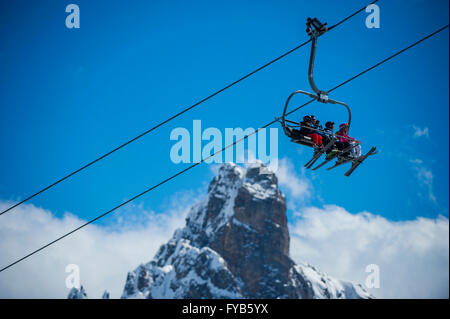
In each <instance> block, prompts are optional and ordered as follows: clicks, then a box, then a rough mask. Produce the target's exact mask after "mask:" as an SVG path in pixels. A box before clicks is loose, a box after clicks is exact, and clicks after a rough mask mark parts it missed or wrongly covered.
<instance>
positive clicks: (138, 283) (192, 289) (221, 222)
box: [122, 162, 370, 298]
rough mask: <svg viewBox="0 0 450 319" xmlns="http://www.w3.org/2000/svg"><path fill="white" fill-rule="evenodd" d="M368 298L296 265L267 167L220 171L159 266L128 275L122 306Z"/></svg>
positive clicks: (165, 249) (155, 262) (281, 198)
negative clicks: (146, 301)
mask: <svg viewBox="0 0 450 319" xmlns="http://www.w3.org/2000/svg"><path fill="white" fill-rule="evenodd" d="M355 297H356V298H367V297H370V295H369V294H368V293H367V292H366V291H365V290H364V289H362V287H360V286H355V285H352V284H351V283H346V282H342V281H338V280H335V279H332V278H330V277H328V276H327V275H326V274H323V273H320V272H319V271H318V270H316V269H315V268H314V267H312V266H310V265H306V264H304V265H303V264H302V265H296V264H295V263H294V262H293V261H292V260H291V258H290V257H289V231H288V226H287V218H286V200H285V197H284V196H283V194H282V193H281V191H280V190H279V189H278V180H277V177H276V175H275V173H274V172H272V171H271V170H270V169H269V168H268V167H266V166H265V165H264V164H262V163H260V162H259V163H254V164H252V165H249V166H248V167H246V168H243V167H240V166H237V165H235V164H232V163H229V164H224V165H222V166H221V167H220V169H219V171H218V174H217V176H215V177H214V178H213V180H212V181H211V183H210V185H209V187H208V194H207V195H206V197H205V199H204V200H203V201H201V202H200V203H198V204H196V205H194V206H193V207H192V208H191V210H190V212H189V213H188V215H187V217H186V226H185V227H184V228H182V229H178V230H177V231H175V233H174V235H173V236H172V238H171V239H170V240H169V241H168V242H167V243H166V244H164V245H162V246H161V247H160V249H159V250H158V252H157V253H156V255H155V257H154V259H153V260H152V261H150V262H149V263H147V264H145V265H140V266H139V267H138V268H137V269H136V270H134V271H133V272H130V273H128V276H127V280H126V285H125V289H124V292H123V295H122V298H355Z"/></svg>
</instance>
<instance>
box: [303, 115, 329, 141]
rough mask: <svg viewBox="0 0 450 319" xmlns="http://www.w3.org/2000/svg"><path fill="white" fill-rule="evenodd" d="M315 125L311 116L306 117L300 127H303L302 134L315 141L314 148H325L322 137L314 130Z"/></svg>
mask: <svg viewBox="0 0 450 319" xmlns="http://www.w3.org/2000/svg"><path fill="white" fill-rule="evenodd" d="M314 120H315V119H314ZM313 123H314V122H313V120H312V118H311V116H308V115H306V116H304V117H303V122H301V123H300V125H301V128H300V134H303V135H305V136H308V137H310V138H311V139H312V140H313V144H314V146H316V147H318V148H320V147H322V146H323V144H322V136H320V135H319V134H317V132H316V131H315V130H314V127H313V125H314V124H313Z"/></svg>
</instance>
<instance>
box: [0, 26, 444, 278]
mask: <svg viewBox="0 0 450 319" xmlns="http://www.w3.org/2000/svg"><path fill="white" fill-rule="evenodd" d="M446 28H448V25H446V26H445V27H442V28H440V29H439V30H437V31H435V32H433V33H431V34H429V35H428V36H426V37H424V38H422V39H420V40H419V41H417V42H415V43H413V44H412V45H410V46H408V47H406V48H405V49H403V50H400V51H398V52H397V53H395V54H393V55H391V56H390V57H388V58H386V59H384V60H382V61H381V62H379V63H377V64H375V65H374V66H372V67H370V68H368V69H366V70H364V71H362V72H360V73H358V74H357V75H355V76H353V77H351V78H350V79H348V80H346V81H344V82H342V83H341V84H339V85H337V86H335V87H334V88H332V89H331V90H329V92H331V91H334V90H336V89H338V88H340V87H341V86H343V85H345V84H347V83H349V82H350V81H353V80H354V79H356V78H358V77H360V76H361V75H363V74H365V73H367V72H369V71H370V70H373V69H374V68H376V67H378V66H380V65H381V64H383V63H385V62H387V61H389V60H390V59H392V58H394V57H396V56H397V55H399V54H401V53H403V52H405V51H406V50H408V49H410V48H412V47H414V46H416V45H417V44H419V43H421V42H422V41H425V40H426V39H428V38H430V37H432V36H434V35H436V34H437V33H439V32H441V31H443V30H444V29H446ZM313 101H315V100H314V99H311V100H310V101H308V102H306V103H305V104H303V105H301V106H299V107H297V108H295V109H294V110H292V111H290V112H288V113H287V114H286V115H289V114H292V113H293V112H296V111H297V110H299V109H301V108H302V107H304V106H306V105H308V104H310V103H311V102H313ZM277 121H278V120H273V121H271V122H269V123H267V124H266V125H264V126H262V127H260V128H258V129H257V130H256V131H254V132H252V133H250V134H248V135H246V136H244V137H242V138H241V139H239V140H237V141H235V142H234V143H232V144H229V145H228V146H226V147H224V148H222V149H221V150H219V151H217V152H215V153H214V154H212V155H210V156H208V157H207V158H204V159H202V160H201V161H200V162H198V163H195V164H192V165H191V166H189V167H187V168H185V169H183V170H181V171H179V172H178V173H176V174H175V175H172V176H171V177H169V178H166V179H165V180H163V181H162V182H159V183H158V184H156V185H154V186H152V187H150V188H148V189H147V190H145V191H143V192H142V193H140V194H138V195H136V196H134V197H132V198H131V199H129V200H127V201H125V202H123V203H122V204H120V205H118V206H116V207H114V208H112V209H110V210H109V211H107V212H105V213H103V214H101V215H99V216H97V217H96V218H94V219H92V220H90V221H88V222H86V223H85V224H83V225H81V226H79V227H77V228H75V229H74V230H72V231H70V232H68V233H66V234H65V235H63V236H61V237H59V238H57V239H55V240H53V241H52V242H50V243H48V244H46V245H45V246H42V247H41V248H39V249H37V250H35V251H33V252H31V253H29V254H28V255H26V256H24V257H22V258H20V259H18V260H16V261H15V262H13V263H11V264H9V265H7V266H5V267H3V268H2V269H0V272H3V271H4V270H6V269H8V268H10V267H12V266H14V265H15V264H17V263H19V262H21V261H22V260H24V259H26V258H28V257H30V256H32V255H34V254H36V253H37V252H39V251H41V250H43V249H45V248H47V247H48V246H50V245H52V244H54V243H56V242H57V241H59V240H61V239H63V238H65V237H67V236H69V235H70V234H72V233H74V232H76V231H78V230H80V229H82V228H84V227H86V226H87V225H89V224H92V223H93V222H95V221H96V220H98V219H100V218H102V217H104V216H105V215H108V214H110V213H112V212H113V211H115V210H117V209H119V208H120V207H122V206H124V205H126V204H128V203H129V202H131V201H133V200H135V199H137V198H139V197H141V196H142V195H144V194H146V193H148V192H150V191H151V190H153V189H155V188H157V187H159V186H161V185H162V184H165V183H166V182H168V181H170V180H171V179H174V178H175V177H177V176H179V175H181V174H183V173H185V172H187V171H189V170H190V169H192V168H194V167H196V166H197V165H199V164H201V163H203V162H205V161H206V160H208V159H210V158H212V157H213V156H215V155H217V154H219V153H222V152H223V151H225V150H227V149H228V148H230V147H232V146H234V145H236V144H237V143H240V142H241V141H244V140H245V139H247V138H248V137H249V136H252V135H254V134H256V133H258V132H259V131H260V130H262V129H264V128H266V127H268V126H270V125H272V124H274V123H275V122H277Z"/></svg>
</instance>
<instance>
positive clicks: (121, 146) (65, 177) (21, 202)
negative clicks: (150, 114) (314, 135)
mask: <svg viewBox="0 0 450 319" xmlns="http://www.w3.org/2000/svg"><path fill="white" fill-rule="evenodd" d="M377 1H378V0H376V1H374V2H372V3H371V4H373V3H375V2H377ZM366 7H367V6H365V7H364V8H362V9H359V10H358V11H356V12H354V13H353V14H351V15H350V16H348V17H346V18H344V19H343V20H341V21H340V22H338V23H337V24H335V25H334V26H332V27H331V28H330V29H329V30H331V29H333V28H335V27H336V26H338V25H340V24H341V23H343V22H345V21H347V20H348V19H350V18H351V17H353V16H354V15H356V14H357V13H359V12H361V11H362V10H364V9H365V8H366ZM309 42H311V39H310V40H308V41H306V42H303V43H302V44H300V45H298V46H296V47H295V48H293V49H291V50H289V51H287V52H286V53H284V54H282V55H280V56H279V57H277V58H275V59H273V60H272V61H270V62H267V63H266V64H264V65H263V66H260V67H259V68H257V69H256V70H254V71H252V72H250V73H248V74H247V75H244V76H243V77H241V78H240V79H238V80H236V81H234V82H232V83H230V84H228V85H227V86H225V87H223V88H222V89H220V90H218V91H216V92H214V93H212V94H211V95H209V96H207V97H205V98H204V99H202V100H200V101H198V102H197V103H195V104H193V105H191V106H189V107H187V108H185V109H184V110H182V111H180V112H178V113H177V114H175V115H173V116H171V117H169V118H168V119H167V120H165V121H163V122H161V123H159V124H157V125H155V126H153V127H152V128H150V129H148V130H147V131H145V132H143V133H141V134H139V135H138V136H136V137H134V138H132V139H131V140H129V141H127V142H125V143H123V144H122V145H120V146H118V147H116V148H115V149H113V150H111V151H109V152H108V153H106V154H104V155H102V156H100V157H98V158H97V159H95V160H93V161H92V162H89V163H87V164H85V165H84V166H82V167H80V168H79V169H77V170H75V171H73V172H72V173H70V174H68V175H66V176H64V177H63V178H60V179H59V180H57V181H56V182H54V183H52V184H50V185H48V186H47V187H44V188H43V189H41V190H40V191H38V192H36V193H34V194H32V195H30V196H28V197H26V198H25V199H23V200H21V201H20V202H18V203H16V204H14V205H12V206H10V207H9V208H7V209H6V210H4V211H2V212H1V213H0V215H3V214H5V213H6V212H8V211H10V210H12V209H14V208H16V207H17V206H19V205H22V204H23V203H25V202H27V201H29V200H30V199H32V198H34V197H36V196H37V195H39V194H41V193H43V192H45V191H46V190H48V189H50V188H52V187H53V186H56V185H57V184H59V183H61V182H62V181H64V180H66V179H68V178H70V177H72V176H73V175H75V174H77V173H79V172H81V171H82V170H84V169H86V168H88V167H89V166H91V165H93V164H95V163H97V162H98V161H100V160H102V159H104V158H105V157H107V156H109V155H111V154H112V153H114V152H116V151H118V150H120V149H122V148H124V147H125V146H127V145H128V144H130V143H132V142H134V141H136V140H138V139H140V138H141V137H143V136H145V135H147V134H148V133H150V132H152V131H154V130H156V129H158V128H159V127H161V126H163V125H164V124H166V123H168V122H170V121H172V120H173V119H175V118H177V117H179V116H180V115H182V114H184V113H186V112H187V111H189V110H192V109H193V108H195V107H196V106H198V105H200V104H202V103H203V102H206V101H208V100H209V99H211V98H213V97H214V96H216V95H218V94H219V93H221V92H223V91H225V90H227V89H229V88H231V87H232V86H234V85H236V84H238V83H239V82H241V81H243V80H245V79H247V78H249V77H251V76H252V75H254V74H255V73H257V72H259V71H261V70H262V69H265V68H266V67H268V66H270V65H271V64H273V63H275V62H277V61H278V60H281V59H282V58H284V57H286V56H287V55H289V54H291V53H293V52H295V51H297V50H298V49H300V48H301V47H303V46H305V45H306V44H308V43H309Z"/></svg>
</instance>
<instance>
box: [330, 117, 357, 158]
mask: <svg viewBox="0 0 450 319" xmlns="http://www.w3.org/2000/svg"><path fill="white" fill-rule="evenodd" d="M336 136H337V138H338V142H336V146H337V148H338V149H339V150H343V149H346V148H348V147H350V146H351V145H356V144H357V145H356V146H355V147H353V148H352V149H351V151H350V153H346V154H344V156H349V155H350V156H352V157H354V158H358V157H360V156H361V142H360V141H357V140H356V139H354V138H352V137H350V136H348V124H347V123H343V124H341V125H339V131H337V132H336Z"/></svg>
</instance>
